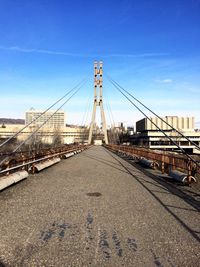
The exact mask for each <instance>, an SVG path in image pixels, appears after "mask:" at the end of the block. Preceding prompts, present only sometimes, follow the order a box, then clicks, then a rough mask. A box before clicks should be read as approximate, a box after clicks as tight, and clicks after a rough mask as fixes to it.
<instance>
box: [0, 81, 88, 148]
mask: <svg viewBox="0 0 200 267" xmlns="http://www.w3.org/2000/svg"><path fill="white" fill-rule="evenodd" d="M84 82H85V80H82V81H81V82H79V83H78V84H77V85H76V86H74V87H73V88H72V89H71V90H69V91H68V92H67V93H66V94H65V95H63V96H62V97H61V98H60V99H58V100H57V101H56V102H55V103H53V104H52V105H51V106H50V107H48V108H47V109H46V110H45V111H44V112H42V113H41V114H40V115H39V116H38V117H36V118H34V119H33V120H32V121H31V122H30V123H28V124H27V125H25V126H24V127H23V128H22V129H20V130H19V131H18V132H17V133H15V134H14V135H12V136H11V137H9V138H8V139H7V140H5V141H4V142H3V143H1V144H0V147H2V146H4V145H5V144H6V143H8V142H9V141H10V140H12V139H13V138H15V137H16V136H17V135H18V134H20V133H21V132H22V131H23V130H24V129H26V128H27V127H28V126H30V125H31V124H32V123H33V122H35V121H36V120H37V119H39V118H40V117H41V116H42V115H44V114H45V113H46V112H47V111H49V110H50V109H51V108H52V107H54V106H55V105H56V104H57V103H59V102H60V101H61V100H63V99H64V98H65V97H66V96H68V95H69V94H70V93H71V92H72V91H74V90H75V89H76V88H78V87H79V86H82V85H81V84H83V83H84Z"/></svg>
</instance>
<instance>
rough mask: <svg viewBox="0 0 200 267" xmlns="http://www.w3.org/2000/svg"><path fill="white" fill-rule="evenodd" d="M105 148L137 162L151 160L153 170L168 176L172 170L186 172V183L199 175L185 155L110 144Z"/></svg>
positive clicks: (195, 166)
mask: <svg viewBox="0 0 200 267" xmlns="http://www.w3.org/2000/svg"><path fill="white" fill-rule="evenodd" d="M105 147H106V148H108V149H110V150H111V151H113V152H119V153H122V154H125V155H127V156H131V157H133V158H136V159H138V160H139V159H142V158H145V159H147V160H152V162H153V167H154V168H155V167H156V166H157V168H158V169H159V170H160V171H162V173H167V174H169V173H170V172H171V171H174V170H181V171H183V172H186V176H187V179H185V180H186V181H187V182H188V183H191V182H192V180H193V179H192V177H195V175H198V176H199V175H200V168H199V166H198V165H197V164H195V163H194V162H192V161H191V160H190V159H188V158H187V156H185V155H178V154H173V153H169V152H165V151H155V150H151V149H146V148H139V147H134V146H125V145H114V144H110V145H105ZM186 181H185V182H186Z"/></svg>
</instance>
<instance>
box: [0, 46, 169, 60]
mask: <svg viewBox="0 0 200 267" xmlns="http://www.w3.org/2000/svg"><path fill="white" fill-rule="evenodd" d="M0 50H7V51H13V52H20V53H38V54H48V55H55V56H68V57H89V58H95V57H101V58H110V57H127V58H145V57H161V56H168V55H169V54H168V53H138V54H121V53H119V54H118V53H110V54H78V53H70V52H64V51H55V50H47V49H35V48H22V47H18V46H11V47H4V46H0Z"/></svg>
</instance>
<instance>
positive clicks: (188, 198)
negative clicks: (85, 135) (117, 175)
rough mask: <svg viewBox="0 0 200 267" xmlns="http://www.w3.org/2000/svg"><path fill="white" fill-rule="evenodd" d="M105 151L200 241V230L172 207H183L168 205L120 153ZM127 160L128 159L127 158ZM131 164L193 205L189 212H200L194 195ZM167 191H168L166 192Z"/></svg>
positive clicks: (162, 187)
mask: <svg viewBox="0 0 200 267" xmlns="http://www.w3.org/2000/svg"><path fill="white" fill-rule="evenodd" d="M105 151H106V152H107V153H108V154H109V155H110V156H111V157H112V158H113V159H115V160H116V161H117V162H118V163H119V164H120V165H121V166H122V167H123V168H124V169H125V170H126V172H128V173H129V174H130V175H131V176H132V177H133V178H134V179H135V180H136V181H137V182H138V183H140V184H141V185H142V186H143V187H144V188H145V189H146V190H147V191H148V192H149V193H150V194H151V195H152V196H153V197H154V198H155V199H156V200H157V201H158V202H159V203H160V205H162V206H163V207H164V208H165V210H166V211H167V212H168V213H169V214H171V215H172V216H173V217H174V218H175V219H176V220H177V221H178V222H179V224H181V225H182V226H183V227H184V228H185V229H186V230H187V231H188V232H189V233H190V234H191V235H192V236H193V237H194V238H195V239H196V240H197V241H198V242H200V237H199V236H198V234H199V232H196V231H194V230H193V229H191V228H190V227H189V226H188V225H187V224H186V223H185V222H184V221H183V220H182V219H181V218H179V216H178V215H177V214H175V213H174V212H173V211H172V210H171V209H170V208H173V207H174V208H177V209H183V208H181V207H176V206H170V205H166V204H165V203H164V202H163V201H162V200H161V199H160V198H159V197H158V196H157V195H156V194H155V193H156V191H154V190H151V189H150V188H148V186H147V185H146V183H150V182H149V181H146V180H145V179H142V178H138V177H137V176H136V175H134V174H133V173H132V171H131V170H129V169H128V168H127V167H126V166H125V165H124V164H123V163H122V162H121V161H120V160H119V159H118V157H119V156H118V155H115V154H114V153H112V152H110V151H109V150H107V149H105ZM126 161H127V160H126ZM128 163H129V164H131V165H133V166H134V167H135V168H137V169H138V170H139V171H141V172H142V173H143V174H145V175H146V176H148V177H150V178H152V179H153V180H154V181H155V182H156V184H154V183H152V185H153V186H157V187H159V188H161V189H162V190H165V191H167V192H169V193H170V194H173V195H176V196H177V197H179V198H181V199H182V200H183V201H185V202H186V203H187V204H189V205H190V206H192V207H193V208H194V209H196V211H195V210H192V209H184V210H187V211H189V212H199V211H200V203H199V202H200V201H198V200H196V199H194V198H193V197H191V196H190V195H188V194H186V193H184V192H183V191H181V190H180V189H178V188H176V187H174V186H173V185H171V184H169V183H168V182H166V181H164V180H161V179H160V178H158V177H157V176H155V175H153V174H152V173H150V172H149V171H147V170H145V169H144V168H142V167H141V166H139V165H137V164H136V163H132V162H131V163H130V161H128ZM159 193H163V192H159ZM164 193H166V192H164Z"/></svg>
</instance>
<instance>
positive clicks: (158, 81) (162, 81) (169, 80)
mask: <svg viewBox="0 0 200 267" xmlns="http://www.w3.org/2000/svg"><path fill="white" fill-rule="evenodd" d="M155 82H157V83H173V80H172V79H163V80H159V79H156V80H155Z"/></svg>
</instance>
